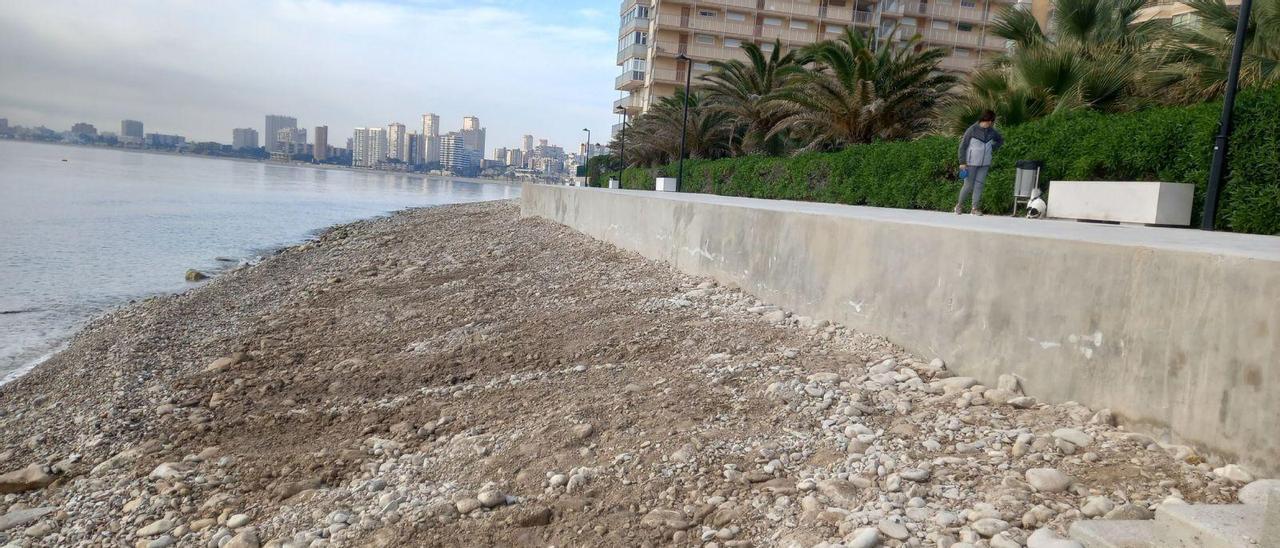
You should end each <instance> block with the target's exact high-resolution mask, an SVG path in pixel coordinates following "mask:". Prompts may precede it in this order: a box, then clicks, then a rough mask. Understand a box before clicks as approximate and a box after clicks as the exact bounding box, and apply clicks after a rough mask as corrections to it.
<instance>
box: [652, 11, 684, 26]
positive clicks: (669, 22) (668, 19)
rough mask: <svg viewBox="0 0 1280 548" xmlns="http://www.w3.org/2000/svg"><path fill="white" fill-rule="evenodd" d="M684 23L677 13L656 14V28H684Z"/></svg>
mask: <svg viewBox="0 0 1280 548" xmlns="http://www.w3.org/2000/svg"><path fill="white" fill-rule="evenodd" d="M684 23H685V21H684V18H683V17H680V14H678V13H659V14H658V26H660V27H675V28H685V25H684Z"/></svg>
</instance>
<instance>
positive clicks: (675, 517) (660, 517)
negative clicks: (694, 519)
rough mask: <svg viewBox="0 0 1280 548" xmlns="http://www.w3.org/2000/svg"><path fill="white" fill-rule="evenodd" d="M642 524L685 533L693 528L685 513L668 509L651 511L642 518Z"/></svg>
mask: <svg viewBox="0 0 1280 548" xmlns="http://www.w3.org/2000/svg"><path fill="white" fill-rule="evenodd" d="M640 524H641V525H644V526H647V527H665V528H668V529H675V530H677V531H683V530H685V529H688V528H689V527H690V526H691V524H690V523H689V521H688V519H687V518H685V515H684V512H681V511H679V510H671V509H667V508H654V509H653V510H650V511H649V513H647V514H645V515H644V517H643V518H640Z"/></svg>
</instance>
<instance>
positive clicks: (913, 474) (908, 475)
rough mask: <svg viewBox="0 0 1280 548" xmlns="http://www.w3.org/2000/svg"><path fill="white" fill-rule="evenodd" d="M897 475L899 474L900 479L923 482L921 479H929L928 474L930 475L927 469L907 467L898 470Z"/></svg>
mask: <svg viewBox="0 0 1280 548" xmlns="http://www.w3.org/2000/svg"><path fill="white" fill-rule="evenodd" d="M898 475H899V476H901V477H902V479H904V480H908V481H914V482H923V481H929V476H930V475H931V473H930V472H929V471H928V470H925V469H923V468H908V469H906V470H903V471H902V472H900V473H899V474H898Z"/></svg>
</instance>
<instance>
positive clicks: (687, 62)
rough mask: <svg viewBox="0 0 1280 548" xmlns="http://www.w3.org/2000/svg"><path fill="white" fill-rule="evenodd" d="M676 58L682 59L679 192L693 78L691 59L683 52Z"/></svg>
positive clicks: (677, 188) (677, 183)
mask: <svg viewBox="0 0 1280 548" xmlns="http://www.w3.org/2000/svg"><path fill="white" fill-rule="evenodd" d="M676 60H677V61H684V121H683V122H681V123H680V171H679V172H678V173H677V174H676V192H679V191H680V188H681V184H682V183H684V148H685V141H687V140H688V138H689V84H690V83H691V82H692V79H693V60H692V59H689V56H688V55H685V54H683V53H681V54H680V55H679V56H677V57H676Z"/></svg>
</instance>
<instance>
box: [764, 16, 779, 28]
mask: <svg viewBox="0 0 1280 548" xmlns="http://www.w3.org/2000/svg"><path fill="white" fill-rule="evenodd" d="M764 24H765V26H766V27H781V26H782V19H779V18H777V17H765V18H764Z"/></svg>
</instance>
